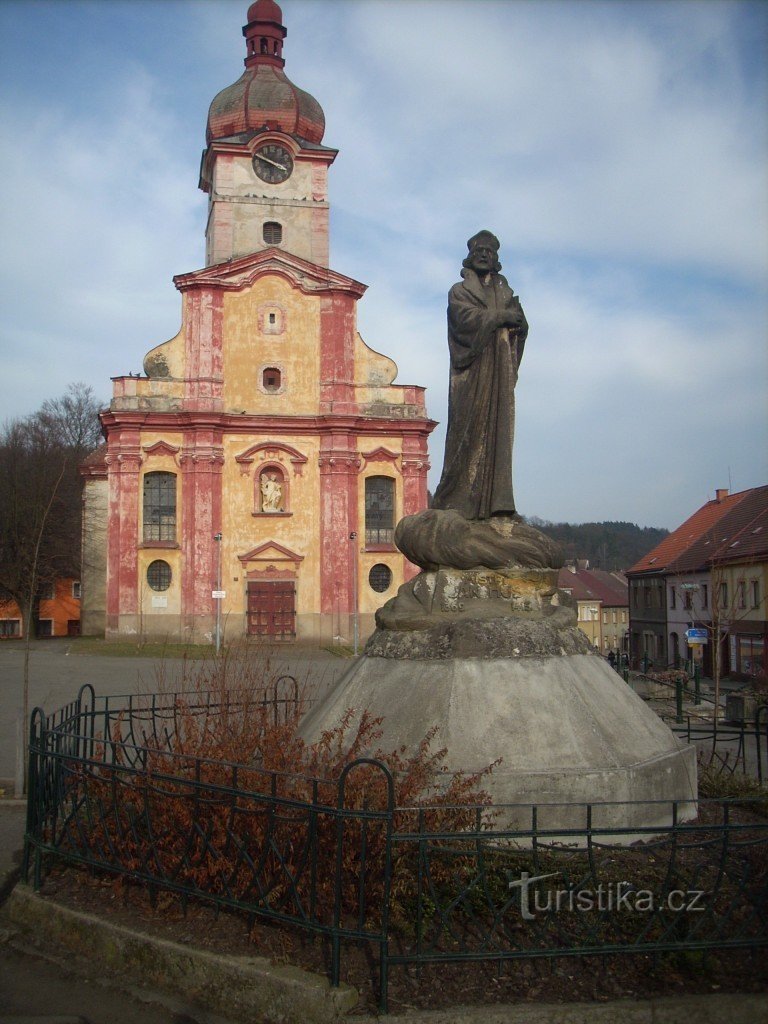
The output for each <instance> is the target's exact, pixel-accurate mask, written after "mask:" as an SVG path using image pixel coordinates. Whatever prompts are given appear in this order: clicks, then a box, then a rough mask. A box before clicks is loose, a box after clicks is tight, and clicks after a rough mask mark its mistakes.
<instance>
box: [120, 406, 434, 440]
mask: <svg viewBox="0 0 768 1024" xmlns="http://www.w3.org/2000/svg"><path fill="white" fill-rule="evenodd" d="M101 421H102V424H103V426H104V429H105V431H106V432H107V434H109V432H110V431H112V430H117V429H125V428H126V427H128V428H133V429H137V430H142V429H143V430H165V431H173V430H175V431H181V430H194V429H197V430H216V431H221V432H222V433H227V434H258V433H264V434H270V435H273V436H276V435H278V434H279V433H280V432H282V433H284V434H294V435H301V436H317V435H318V434H326V433H333V432H335V431H344V432H348V433H353V434H356V435H362V436H367V435H370V436H372V437H381V435H382V434H387V433H393V434H396V435H397V436H401V435H414V436H417V437H425V436H427V435H428V434H431V433H432V431H433V430H434V429H435V427H436V426H437V421H436V420H431V419H429V418H428V417H426V416H414V417H413V418H408V419H401V418H397V419H395V418H386V417H380V416H376V417H373V416H371V417H369V416H359V415H357V414H354V413H349V414H334V413H328V414H325V415H318V416H287V415H286V416H280V415H270V416H265V415H250V414H248V413H239V414H238V413H230V412H221V413H217V412H200V411H197V410H195V411H191V410H190V411H187V412H145V411H135V412H134V411H132V410H130V411H129V410H115V411H107V412H103V413H102V415H101Z"/></svg>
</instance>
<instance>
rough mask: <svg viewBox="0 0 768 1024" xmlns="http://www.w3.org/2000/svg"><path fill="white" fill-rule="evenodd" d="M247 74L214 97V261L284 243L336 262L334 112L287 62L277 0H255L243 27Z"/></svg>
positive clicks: (209, 258) (208, 184) (204, 177)
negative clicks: (330, 129) (331, 244)
mask: <svg viewBox="0 0 768 1024" xmlns="http://www.w3.org/2000/svg"><path fill="white" fill-rule="evenodd" d="M243 35H244V36H245V42H246V56H245V71H244V72H243V74H242V75H241V77H240V78H239V79H238V80H237V81H236V82H235V83H234V85H230V86H229V87H228V88H226V89H222V91H221V92H220V93H219V94H218V95H217V96H216V97H215V98H214V100H213V102H212V103H211V107H210V110H209V111H208V126H207V131H206V141H207V148H206V149H205V150H204V152H203V158H202V161H201V165H200V188H201V189H202V190H203V191H204V192H207V193H208V224H207V227H206V233H205V237H206V250H205V251H206V263H207V264H208V265H210V264H212V263H221V262H222V261H224V260H228V259H232V258H233V257H237V256H244V255H245V254H246V253H251V252H256V251H257V250H258V249H264V248H266V247H267V246H270V245H278V246H280V247H281V248H283V249H285V250H286V251H287V252H292V253H295V255H297V256H301V257H303V258H304V259H307V260H310V261H311V262H312V263H316V264H318V265H319V266H322V267H327V266H328V168H329V166H330V165H331V164H332V163H333V161H334V159H335V157H336V154H337V152H338V150H335V149H329V148H328V147H327V146H324V145H322V141H323V135H324V133H325V115H324V114H323V111H322V108H321V106H320V104H319V103H318V102H317V100H316V99H314V97H312V96H310V95H309V93H307V92H304V91H303V90H302V89H298V88H297V87H296V86H295V85H294V84H293V82H291V81H290V80H289V79H288V78H287V76H286V74H285V72H284V70H283V68H284V66H285V60H284V59H283V40H284V39H285V37H286V35H287V30H286V29H285V27H284V26H283V24H282V12H281V10H280V8H279V7H278V5H277V4H276V3H275V2H274V0H256V3H254V4H251V6H250V8H249V9H248V24H247V25H245V26H244V28H243Z"/></svg>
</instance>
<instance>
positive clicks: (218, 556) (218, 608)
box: [213, 533, 221, 654]
mask: <svg viewBox="0 0 768 1024" xmlns="http://www.w3.org/2000/svg"><path fill="white" fill-rule="evenodd" d="M213 539H214V540H215V541H216V544H217V549H216V552H217V554H216V591H217V593H218V594H219V595H220V594H221V534H220V533H214V535H213ZM220 650H221V596H218V597H217V598H216V654H218V653H219V651H220Z"/></svg>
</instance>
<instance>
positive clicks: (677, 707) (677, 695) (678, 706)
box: [675, 676, 683, 723]
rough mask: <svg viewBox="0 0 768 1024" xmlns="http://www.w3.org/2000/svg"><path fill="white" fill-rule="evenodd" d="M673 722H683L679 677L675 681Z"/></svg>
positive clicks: (681, 687)
mask: <svg viewBox="0 0 768 1024" xmlns="http://www.w3.org/2000/svg"><path fill="white" fill-rule="evenodd" d="M675 712H676V714H675V720H676V721H677V722H678V723H680V722H682V720H683V680H682V679H681V678H680V676H678V677H677V679H675Z"/></svg>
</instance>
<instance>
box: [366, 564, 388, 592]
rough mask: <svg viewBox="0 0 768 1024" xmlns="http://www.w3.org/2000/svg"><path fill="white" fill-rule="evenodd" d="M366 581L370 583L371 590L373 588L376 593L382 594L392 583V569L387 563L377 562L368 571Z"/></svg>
mask: <svg viewBox="0 0 768 1024" xmlns="http://www.w3.org/2000/svg"><path fill="white" fill-rule="evenodd" d="M368 582H369V583H370V585H371V590H375V591H376V593H377V594H383V593H384V591H385V590H389V588H390V586H391V585H392V570H391V569H390V568H389V566H388V565H384V563H383V562H379V563H378V564H377V565H374V566H373V567H372V568H371V571H370V572H369V573H368Z"/></svg>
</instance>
